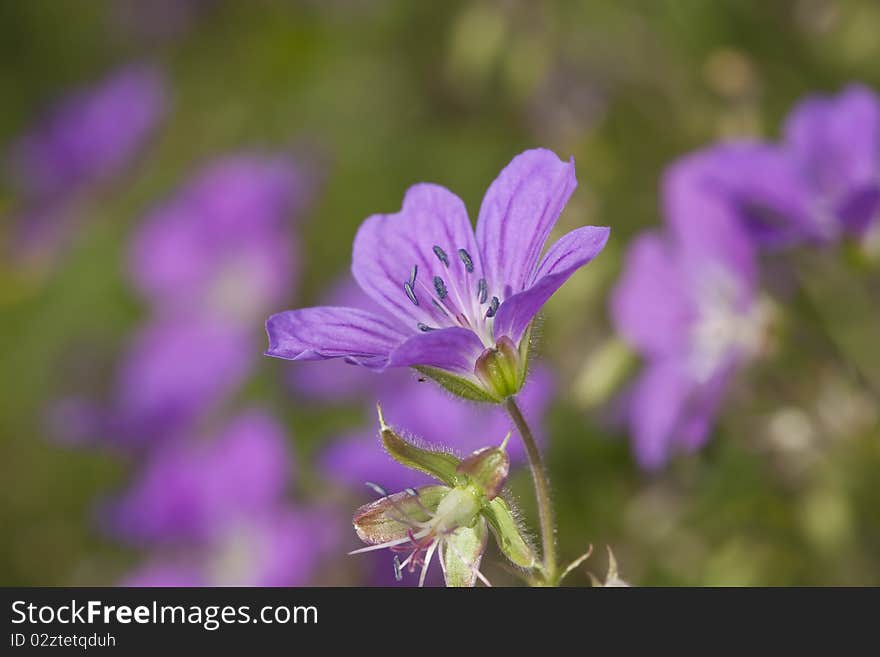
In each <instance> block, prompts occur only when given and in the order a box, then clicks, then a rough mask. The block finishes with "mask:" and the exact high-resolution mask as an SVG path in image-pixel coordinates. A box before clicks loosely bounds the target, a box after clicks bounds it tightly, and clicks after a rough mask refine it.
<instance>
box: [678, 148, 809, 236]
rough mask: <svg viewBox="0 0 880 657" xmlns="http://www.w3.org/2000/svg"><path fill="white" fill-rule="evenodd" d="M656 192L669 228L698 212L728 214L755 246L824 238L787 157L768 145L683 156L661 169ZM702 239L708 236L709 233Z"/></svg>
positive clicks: (691, 219)
mask: <svg viewBox="0 0 880 657" xmlns="http://www.w3.org/2000/svg"><path fill="white" fill-rule="evenodd" d="M662 191H663V206H664V212H665V214H666V216H667V217H668V218H670V220H671V224H672V225H673V226H674V225H676V223H677V222H679V221H684V222H689V223H692V222H697V221H700V220H701V217H702V215H703V213H704V212H705V213H707V214H708V215H711V216H712V217H717V216H719V215H721V214H723V213H730V214H731V215H732V216H733V217H734V218H735V219H736V220H737V221H738V222H739V223H740V225H741V227H742V228H743V229H744V230H745V231H746V232H747V233H748V235H749V236H750V237H751V238H752V239H753V240H754V241H755V242H756V243H758V244H761V245H764V246H767V247H771V248H778V247H784V246H787V245H789V244H792V243H795V242H798V241H802V240H804V239H817V238H823V237H824V235H823V232H822V229H821V227H820V226H819V225H818V224H817V222H816V220H815V218H814V215H813V213H812V207H811V203H812V201H811V197H810V191H809V189H808V188H807V187H806V186H805V185H804V183H803V180H802V179H801V177H800V176H799V174H798V172H797V170H796V168H795V167H794V166H793V162H792V161H791V158H789V157H787V156H786V154H785V153H784V152H783V150H782V149H779V148H775V147H772V146H767V145H764V144H759V143H732V144H724V145H721V146H715V147H712V148H708V149H705V150H703V151H699V152H697V153H694V154H692V155H689V156H687V157H683V158H681V159H679V160H678V161H676V162H675V163H673V164H672V165H671V166H670V167H669V168H668V169H667V172H666V174H665V175H664V178H663V190H662ZM715 221H716V220H715V219H713V220H711V221H710V222H709V223H710V224H711V223H714V222H715ZM679 232H680V233H681V234H685V233H686V232H687V231H685V230H680V231H679ZM705 236H706V237H709V238H711V231H709V232H706V233H705ZM718 245H721V246H723V239H718V240H716V247H717V246H718Z"/></svg>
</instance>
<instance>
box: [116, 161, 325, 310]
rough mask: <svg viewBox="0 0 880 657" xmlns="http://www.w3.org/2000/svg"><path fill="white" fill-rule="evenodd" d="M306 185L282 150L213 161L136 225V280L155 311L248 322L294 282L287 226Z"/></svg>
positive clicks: (302, 201)
mask: <svg viewBox="0 0 880 657" xmlns="http://www.w3.org/2000/svg"><path fill="white" fill-rule="evenodd" d="M309 188H310V185H309V176H308V173H307V172H306V170H305V169H304V168H303V167H300V166H299V165H298V164H297V163H296V162H295V161H293V160H292V158H290V157H287V156H285V155H280V154H277V155H276V154H268V153H266V154H258V153H238V154H235V155H230V156H226V157H223V158H220V159H217V160H215V161H212V162H210V163H209V164H208V165H206V166H205V167H203V168H202V169H201V170H200V171H199V172H198V173H197V174H196V175H195V176H193V177H192V179H190V180H189V181H187V182H186V183H185V184H184V185H183V186H182V187H181V189H179V190H178V191H177V192H176V193H175V194H174V196H173V197H171V198H169V199H167V200H165V201H163V202H162V203H160V204H159V205H158V206H157V207H156V208H154V209H153V210H152V211H151V212H150V213H149V214H148V215H147V216H146V217H145V218H144V220H143V221H142V222H141V224H140V226H139V227H138V229H137V231H136V233H135V235H134V236H133V238H132V242H131V249H130V255H129V259H128V266H129V271H130V275H131V279H132V282H133V283H134V285H135V286H136V288H137V289H138V291H139V292H140V293H141V295H142V296H143V297H144V298H145V299H147V300H148V301H149V302H150V303H151V305H152V307H153V309H154V310H155V311H156V312H157V313H158V314H162V315H166V316H168V315H173V316H175V317H182V316H189V317H203V318H204V317H208V316H210V317H211V319H212V321H221V322H223V323H228V324H232V323H239V324H245V325H247V326H252V325H253V323H254V320H255V319H257V318H259V317H263V316H265V313H266V312H268V311H269V310H270V309H271V308H273V307H274V306H275V305H276V304H278V303H280V302H281V300H282V299H285V298H288V297H289V296H290V295H291V293H292V291H293V289H294V288H295V287H296V282H297V278H298V277H297V266H296V265H297V257H296V255H297V254H296V249H295V246H296V240H295V239H294V237H295V236H294V234H293V230H292V228H293V221H294V220H295V219H296V216H297V214H298V210H300V209H301V208H302V207H303V206H304V205H305V203H306V199H307V198H308V196H309V193H310V190H309Z"/></svg>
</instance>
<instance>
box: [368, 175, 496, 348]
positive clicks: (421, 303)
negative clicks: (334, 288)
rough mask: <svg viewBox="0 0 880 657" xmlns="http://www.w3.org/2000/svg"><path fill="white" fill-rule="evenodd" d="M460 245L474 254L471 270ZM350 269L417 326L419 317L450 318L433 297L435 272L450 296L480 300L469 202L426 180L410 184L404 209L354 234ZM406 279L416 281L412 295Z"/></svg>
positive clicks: (435, 321)
mask: <svg viewBox="0 0 880 657" xmlns="http://www.w3.org/2000/svg"><path fill="white" fill-rule="evenodd" d="M434 247H438V251H436V252H435V250H434ZM459 249H464V250H465V252H466V253H467V255H468V256H469V257H470V262H471V263H472V265H473V266H472V271H470V272H469V271H468V266H466V265H465V262H464V261H463V259H462V257H461V256H460V255H459ZM438 253H439V254H440V255H438ZM444 260H445V261H446V263H448V264H444ZM415 267H417V268H418V269H417V270H415V269H414V268H415ZM351 271H352V274H353V275H354V277H355V280H356V281H357V282H358V285H360V286H361V288H362V289H363V291H364V292H366V293H367V294H368V295H370V297H372V299H373V300H374V301H375V302H376V303H377V304H379V306H381V307H382V308H384V309H387V311H388V312H390V313H393V314H394V315H395V316H396V317H398V318H399V319H400V320H401V321H402V322H403V323H404V324H405V325H406V326H407V327H409V328H411V329H412V330H413V331H416V330H417V326H418V324H419V323H423V324H425V325H427V326H443V325H445V324H446V323H447V320H446V316H445V315H444V314H443V313H441V311H439V310H438V309H437V308H436V307H435V306H434V304H433V303H432V302H431V299H432V298H434V297H436V296H437V293H436V290H435V283H434V280H435V277H437V278H439V279H442V281H443V282H444V284H445V286H446V289H447V291H448V294H449V297H450V299H452V300H455V301H456V303H457V305H459V306H464V308H470V304H471V303H476V299H477V290H478V281H479V279H480V278H482V277H483V266H482V263H481V262H480V253H479V251H478V250H477V244H476V240H475V238H474V231H473V228H472V227H471V223H470V220H469V219H468V216H467V210H466V209H465V207H464V203H462V201H461V199H459V198H458V197H457V196H455V194H453V193H452V192H450V191H449V190H447V189H445V188H443V187H440V186H439V185H431V184H427V183H423V184H419V185H414V186H412V187H410V188H409V190H407V193H406V196H405V197H404V199H403V207H402V209H401V210H400V212H398V213H396V214H377V215H373V216H371V217H369V218H368V219H367V220H366V221H364V223H363V224H362V225H361V227H360V229H359V230H358V233H357V236H356V237H355V240H354V249H353V253H352V266H351ZM414 274H415V279H414V281H413V275H414ZM404 283H412V298H410V294H409V293H408V292H407V291H406V290H405V289H404ZM413 299H415V303H414V302H413ZM458 299H461V300H462V301H464V303H458Z"/></svg>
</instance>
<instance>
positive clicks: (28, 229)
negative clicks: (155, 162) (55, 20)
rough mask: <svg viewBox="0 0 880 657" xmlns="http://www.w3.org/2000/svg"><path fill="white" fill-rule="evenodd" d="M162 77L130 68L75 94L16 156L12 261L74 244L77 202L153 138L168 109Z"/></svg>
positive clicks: (24, 141) (20, 143) (21, 141)
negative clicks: (73, 232)
mask: <svg viewBox="0 0 880 657" xmlns="http://www.w3.org/2000/svg"><path fill="white" fill-rule="evenodd" d="M166 96H167V93H166V88H165V83H164V81H163V79H162V77H161V76H160V75H159V73H158V72H156V71H155V70H154V69H152V68H149V67H144V66H131V67H128V68H125V69H122V70H121V71H117V72H116V73H114V74H113V75H112V76H110V77H109V78H107V79H106V80H103V81H102V82H100V83H98V84H97V85H95V86H94V87H91V88H87V89H83V90H80V91H78V92H75V93H73V94H72V95H70V96H69V97H67V98H66V99H64V100H62V101H61V103H60V104H59V105H58V106H57V107H56V108H55V109H54V111H53V112H51V113H50V114H49V115H48V116H46V117H45V118H44V119H43V121H41V122H40V123H39V124H38V125H37V126H36V127H35V128H34V129H33V130H32V131H31V132H30V133H28V134H26V135H25V136H24V137H22V138H21V139H19V140H18V142H17V143H16V144H15V145H14V146H13V148H12V152H11V153H10V169H11V171H10V173H11V176H12V178H13V180H14V182H15V187H16V188H17V190H18V193H19V196H20V198H19V200H18V205H19V209H18V210H17V219H16V224H17V225H16V227H15V233H14V244H13V248H14V253H13V257H15V259H16V260H19V261H25V260H33V259H40V258H43V259H45V258H48V257H52V256H54V255H55V254H56V253H57V252H58V250H59V249H60V248H61V247H62V246H63V245H64V243H65V242H66V241H67V240H68V239H69V236H70V232H71V230H72V229H73V226H72V225H71V222H72V220H73V219H72V214H74V210H73V208H72V205H73V203H74V202H75V201H76V200H77V198H78V197H79V196H80V195H81V194H82V193H84V192H86V191H88V190H90V189H92V188H93V187H94V186H96V185H98V184H100V183H102V182H104V181H106V180H108V179H109V178H111V177H112V176H114V175H115V174H117V173H119V171H120V170H121V169H123V168H125V167H126V166H127V165H128V164H130V162H131V161H132V160H133V159H134V158H135V156H136V155H137V154H138V153H139V151H140V150H141V148H142V147H143V146H144V145H145V144H146V142H147V140H148V139H149V137H150V136H151V135H152V134H153V133H154V131H155V129H156V127H157V126H158V124H159V121H160V119H161V118H162V117H163V116H164V114H165V110H166V105H167V97H166Z"/></svg>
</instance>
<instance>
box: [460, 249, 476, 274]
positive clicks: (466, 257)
mask: <svg viewBox="0 0 880 657" xmlns="http://www.w3.org/2000/svg"><path fill="white" fill-rule="evenodd" d="M458 257H459V258H461V261H462V262H463V263H464V268H465V269H467V272H468V274H470V273H471V272H472V271H474V261H473V260H472V259H471V254H470V253H468V252H467V251H465V250H464V249H459V250H458Z"/></svg>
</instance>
